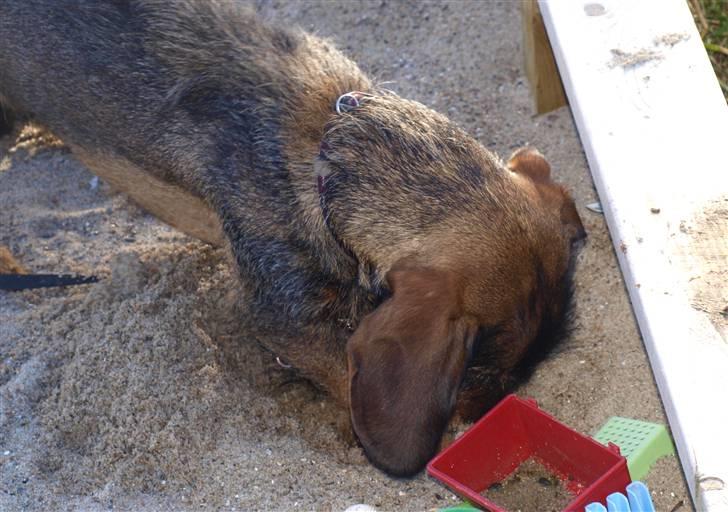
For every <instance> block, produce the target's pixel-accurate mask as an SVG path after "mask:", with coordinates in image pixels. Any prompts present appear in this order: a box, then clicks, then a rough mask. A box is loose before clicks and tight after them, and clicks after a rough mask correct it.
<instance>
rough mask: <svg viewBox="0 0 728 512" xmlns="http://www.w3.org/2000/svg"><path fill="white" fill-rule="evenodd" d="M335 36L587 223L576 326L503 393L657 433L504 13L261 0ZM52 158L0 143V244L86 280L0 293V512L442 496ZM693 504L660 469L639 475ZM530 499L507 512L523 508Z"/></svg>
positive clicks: (386, 504) (599, 252)
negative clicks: (346, 426)
mask: <svg viewBox="0 0 728 512" xmlns="http://www.w3.org/2000/svg"><path fill="white" fill-rule="evenodd" d="M256 5H257V8H258V9H260V10H261V11H262V12H263V13H264V15H265V16H267V17H269V18H272V19H275V20H280V21H282V22H284V23H297V24H300V25H301V26H303V28H305V29H309V30H313V31H316V32H318V33H319V34H321V35H323V36H327V37H332V38H333V39H334V40H335V41H336V42H337V43H338V45H339V46H340V47H342V48H344V49H345V50H346V51H347V52H348V53H349V54H350V55H351V56H352V57H354V58H355V59H356V60H357V61H358V62H359V63H360V64H361V65H362V67H363V68H364V69H365V70H367V71H368V72H369V73H370V74H372V75H373V76H375V77H377V78H378V79H379V80H381V81H385V82H390V83H389V88H391V89H393V90H395V91H397V92H399V93H400V94H402V95H405V96H408V97H410V98H413V99H416V100H419V101H421V102H423V103H425V104H428V105H430V106H432V107H433V108H435V109H437V110H439V111H441V112H443V113H446V114H448V115H449V116H450V117H451V118H452V119H454V120H455V121H456V122H458V123H459V124H461V125H462V126H463V127H464V128H465V129H467V130H468V131H469V132H470V133H472V134H473V135H474V136H476V137H477V138H478V139H479V140H480V141H481V142H482V143H483V144H485V145H486V146H487V147H489V148H490V149H493V150H495V151H496V152H498V153H499V154H501V155H502V156H507V154H508V153H509V152H510V151H511V150H512V149H514V148H515V147H517V146H519V145H522V144H524V143H527V142H528V143H531V144H534V145H535V146H536V147H539V148H541V150H542V151H543V152H544V153H545V154H546V156H547V157H548V158H549V159H550V161H551V162H552V164H553V167H554V172H555V175H556V177H557V179H558V180H559V181H561V182H563V183H565V184H566V185H568V186H569V187H570V188H571V189H572V191H573V193H574V196H575V198H576V201H577V205H578V208H579V211H580V213H581V215H582V218H583V220H584V223H585V225H586V227H587V229H588V231H589V237H590V238H589V243H588V245H587V247H586V249H585V250H584V251H583V254H582V255H581V257H580V267H579V271H578V275H577V285H578V291H577V301H578V317H577V321H576V330H575V332H574V335H573V336H572V338H571V339H570V340H568V341H567V342H566V343H564V344H563V345H562V346H561V348H560V350H559V351H558V353H557V354H556V355H554V357H552V358H551V359H550V360H548V361H547V362H546V363H545V364H543V365H542V366H541V367H540V369H539V370H538V371H537V373H536V375H535V376H534V378H533V379H532V380H531V382H530V383H529V384H527V385H526V386H524V387H522V388H521V389H520V390H519V393H520V394H521V395H528V396H533V397H535V398H536V399H537V400H538V401H539V403H540V404H541V406H542V407H543V408H544V409H545V410H547V411H548V412H550V413H552V414H554V415H555V416H556V417H558V418H560V419H561V420H562V421H564V422H566V423H567V424H569V425H571V426H572V427H574V428H576V429H578V430H580V431H582V432H584V433H594V432H595V431H596V430H597V429H598V427H599V426H600V425H601V424H603V423H604V422H605V421H606V420H607V418H609V417H610V416H612V415H621V416H627V417H633V418H639V419H644V420H648V421H656V422H661V423H665V421H666V420H665V416H664V413H663V410H662V407H661V403H660V400H659V398H658V395H657V391H656V388H655V385H654V382H653V379H652V375H651V373H650V370H649V365H648V363H647V360H646V357H645V354H644V351H643V348H642V344H641V340H640V337H639V334H638V332H637V330H636V327H635V323H634V319H633V317H632V313H631V310H630V307H629V302H628V299H627V296H626V294H625V290H624V287H623V283H622V280H621V277H620V273H619V270H618V268H617V265H616V261H615V257H614V254H613V250H612V246H611V242H610V240H609V237H608V233H607V231H606V229H605V225H604V221H603V219H602V217H601V216H600V215H598V214H595V213H592V212H590V211H588V210H586V209H585V208H584V205H585V204H587V203H589V202H592V201H594V200H595V193H594V190H593V187H592V182H591V179H590V177H589V174H588V170H587V167H586V163H585V160H584V156H583V153H582V150H581V146H580V144H579V140H578V138H577V134H576V131H575V129H574V126H573V124H572V120H571V117H570V112H569V110H568V109H567V108H563V109H560V110H558V111H556V112H553V113H551V114H547V115H545V116H542V117H536V118H534V117H533V116H532V110H531V106H530V98H529V92H528V87H527V84H526V83H525V80H524V77H523V73H522V71H521V67H520V46H519V45H520V18H519V13H518V4H517V3H516V2H515V1H514V2H505V3H495V2H493V3H491V2H483V1H477V2H458V3H449V4H448V3H421V2H417V3H413V2H408V3H402V2H395V1H392V0H382V1H381V2H380V1H376V2H367V3H358V2H357V3H355V2H342V3H340V4H333V3H328V2H325V1H315V2H306V3H301V2H288V1H286V2H276V1H272V2H270V1H260V2H258V3H257V4H256ZM91 178H92V176H91V175H90V174H89V173H88V172H87V171H86V170H85V169H83V168H82V167H81V166H80V164H78V163H77V162H76V161H75V160H74V158H73V156H72V155H71V154H70V153H68V151H67V150H65V149H64V148H62V147H57V146H54V145H53V144H49V143H48V141H47V140H45V139H43V138H39V137H38V136H37V134H34V133H32V132H28V131H26V132H25V134H24V138H23V139H22V140H21V141H17V140H15V138H14V137H12V138H11V137H5V138H4V139H2V140H0V205H1V210H0V211H1V212H2V213H0V244H4V245H7V246H9V247H10V249H11V250H12V251H13V252H14V254H15V255H16V256H17V257H18V259H19V260H20V261H21V262H22V263H23V264H24V265H25V266H26V267H28V268H29V269H31V270H33V271H36V272H79V273H85V274H97V275H99V276H100V277H102V281H101V282H100V283H98V284H95V285H89V286H81V287H76V288H68V289H56V290H44V291H28V292H22V293H6V292H0V510H3V511H20V510H24V511H46V510H88V511H97V510H111V509H114V510H142V511H144V510H148V511H152V510H154V511H164V510H202V509H209V510H211V509H214V510H294V509H301V510H305V509H309V510H310V509H316V510H342V509H344V508H346V507H347V506H349V505H352V504H355V503H368V504H370V505H373V506H376V507H378V508H379V509H381V510H427V509H432V508H435V507H439V506H445V505H449V504H454V503H455V502H456V498H455V497H454V496H453V495H452V494H451V493H450V492H448V491H447V490H446V489H445V488H444V487H442V486H440V485H439V484H438V483H436V482H434V481H432V480H430V479H428V478H427V477H426V476H424V475H420V476H419V477H417V478H415V479H412V480H394V479H391V478H388V477H386V476H385V475H383V474H382V473H380V472H378V471H377V470H375V469H373V468H372V467H371V466H369V465H368V464H367V463H366V461H365V459H364V457H363V455H362V453H361V451H360V450H359V449H358V448H356V447H351V446H349V445H347V444H346V443H345V442H344V441H343V440H342V439H340V437H339V434H338V433H337V432H338V431H337V428H336V426H335V422H336V417H337V414H336V411H335V410H334V407H333V405H332V403H330V401H329V400H328V399H327V398H326V397H325V396H322V395H321V394H320V393H318V392H317V391H316V390H315V389H314V388H312V387H311V386H310V385H309V384H307V383H305V382H302V381H300V380H298V379H296V378H295V376H293V375H292V374H289V373H287V372H286V371H285V370H283V369H281V368H280V367H278V366H277V365H276V363H275V361H274V360H272V358H271V356H270V355H269V354H268V353H266V352H265V351H262V350H261V349H259V348H258V347H257V346H255V345H254V344H253V343H250V342H247V341H246V336H245V333H244V332H241V331H240V329H238V328H237V327H236V322H235V315H234V314H233V310H232V306H231V301H230V299H229V297H230V293H231V284H230V283H231V279H230V271H229V269H228V267H227V265H226V261H225V258H224V255H223V254H222V253H221V252H220V251H217V250H213V249H211V248H209V247H207V246H205V245H204V244H202V243H200V242H196V241H193V240H191V239H189V238H187V237H185V236H184V235H182V234H180V233H178V232H175V231H174V230H173V229H171V228H169V227H167V226H165V225H163V224H161V223H160V222H158V221H156V220H155V219H154V218H152V217H150V216H149V215H147V214H145V213H144V212H142V211H141V210H139V209H138V208H137V207H135V206H134V205H132V204H130V203H129V202H128V201H127V200H126V199H125V198H124V197H123V196H120V195H118V194H114V193H113V191H111V190H109V189H108V187H107V186H106V185H105V184H103V183H101V184H100V186H98V187H93V186H91V184H90V180H91ZM646 481H647V483H648V485H649V486H650V488H651V490H652V492H653V494H654V497H655V501H656V505H657V509H658V510H660V511H670V510H674V507H675V506H676V505H679V504H680V503H681V502H682V503H683V506H682V507H678V508H677V510H687V509H689V508H690V504H689V498H688V495H687V492H686V488H685V485H684V482H683V480H682V476H681V472H680V471H679V466H678V463H677V461H676V459H674V458H672V459H666V460H663V461H662V462H661V463H660V464H659V465H658V467H657V468H656V469H655V470H653V471H652V473H651V474H650V475H649V477H648V478H647V479H646ZM527 509H528V507H527V506H526V507H525V508H524V510H527Z"/></svg>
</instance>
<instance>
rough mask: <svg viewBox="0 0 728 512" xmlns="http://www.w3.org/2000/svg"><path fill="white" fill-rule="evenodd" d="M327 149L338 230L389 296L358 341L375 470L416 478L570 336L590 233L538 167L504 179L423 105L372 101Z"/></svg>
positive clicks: (332, 220)
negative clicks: (450, 429) (458, 421)
mask: <svg viewBox="0 0 728 512" xmlns="http://www.w3.org/2000/svg"><path fill="white" fill-rule="evenodd" d="M324 143H325V146H324V147H325V151H324V152H322V155H321V157H320V159H319V161H318V163H317V166H318V169H319V174H320V175H321V176H324V177H325V183H324V187H322V190H321V193H322V200H323V201H324V203H325V205H326V208H325V209H326V214H327V215H328V221H329V225H330V226H331V228H332V230H333V231H334V233H335V235H336V236H337V237H339V239H340V240H341V241H342V243H344V244H346V245H347V246H348V247H349V248H350V249H351V250H352V251H353V252H354V253H355V254H356V255H357V257H358V258H359V259H360V261H362V262H363V264H365V265H367V266H369V267H372V268H374V269H375V278H374V286H375V287H376V286H377V284H378V285H379V286H381V288H383V289H385V290H386V291H387V295H386V296H387V298H386V300H384V301H383V302H382V303H381V304H380V305H379V306H378V307H377V308H376V309H375V310H374V311H373V312H372V313H370V314H369V315H368V316H366V317H365V318H364V319H363V320H362V321H361V323H360V324H359V326H358V328H357V330H356V331H355V332H354V334H353V335H352V336H351V338H350V340H349V341H348V345H347V353H348V364H349V397H350V407H351V419H352V424H353V427H354V431H355V432H356V434H357V436H358V438H359V440H360V441H361V443H362V445H363V447H364V449H365V451H366V453H367V455H368V457H369V458H370V460H371V461H372V462H373V463H374V464H375V465H377V466H378V467H380V468H382V469H383V470H385V471H387V472H389V473H391V474H394V475H400V476H406V475H411V474H414V473H416V472H417V471H419V470H420V469H422V467H424V465H425V464H426V463H427V461H428V460H429V458H430V457H432V455H434V453H435V451H436V450H437V447H438V444H439V442H440V438H441V436H442V434H443V431H444V429H445V428H446V426H447V423H448V421H449V420H450V418H451V416H452V415H453V411H454V410H455V408H456V404H457V409H458V411H460V413H461V414H462V415H464V416H466V417H468V419H472V418H473V417H477V416H478V415H479V414H482V412H484V410H485V409H486V408H487V407H489V406H491V405H493V404H494V403H495V401H497V400H498V399H499V398H500V397H502V396H503V394H504V393H505V391H507V389H508V387H509V386H510V383H511V381H512V378H513V376H514V375H517V374H519V373H520V374H525V373H526V371H525V369H526V368H527V366H528V364H529V363H530V362H532V361H533V360H536V359H538V358H539V356H541V355H543V354H544V353H545V352H546V350H547V348H548V347H549V346H550V345H552V344H553V342H555V341H556V340H557V339H558V337H559V336H560V335H561V334H562V333H563V331H564V327H565V325H566V323H567V320H568V317H569V311H570V310H569V307H570V302H571V289H572V286H571V273H572V269H573V260H574V254H575V246H576V245H577V242H578V241H579V240H581V239H583V238H584V236H585V233H584V229H583V227H582V224H581V221H580V219H579V216H578V214H577V212H576V209H575V207H574V203H573V201H572V200H571V199H570V198H569V196H568V194H567V193H566V192H565V191H564V189H563V188H561V187H559V186H558V185H555V184H554V183H553V182H552V181H551V177H550V168H549V166H548V164H547V163H546V161H545V159H544V158H543V157H542V156H541V154H540V153H538V152H537V151H535V150H531V149H524V150H520V151H518V152H516V153H515V154H514V155H513V157H512V158H511V159H510V160H509V161H508V162H507V163H506V164H504V163H502V162H501V161H500V160H498V159H497V158H495V157H494V156H493V155H492V154H490V153H488V152H487V151H486V150H485V149H484V148H483V147H482V146H480V145H479V144H478V143H477V142H476V141H474V140H473V139H472V138H470V137H468V136H467V135H466V134H464V133H463V132H462V131H460V130H459V129H458V128H456V127H455V126H454V125H452V124H451V123H450V122H449V121H447V119H445V118H444V117H442V116H440V115H438V114H436V113H434V112H432V111H430V110H428V109H426V108H425V107H423V106H421V105H419V104H416V103H413V102H407V101H404V100H401V99H399V98H397V97H393V96H384V97H376V98H372V99H370V100H368V101H366V102H364V104H363V105H362V106H360V107H358V108H357V109H356V111H355V112H353V113H351V114H346V115H342V116H339V117H337V119H335V120H334V121H333V122H332V123H331V125H330V126H329V127H328V130H327V133H326V136H325V138H324ZM460 390H462V393H460V396H458V395H459V391H460Z"/></svg>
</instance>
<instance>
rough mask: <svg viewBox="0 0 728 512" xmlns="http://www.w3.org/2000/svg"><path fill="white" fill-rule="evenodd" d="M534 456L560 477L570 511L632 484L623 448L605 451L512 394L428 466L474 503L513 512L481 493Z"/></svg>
mask: <svg viewBox="0 0 728 512" xmlns="http://www.w3.org/2000/svg"><path fill="white" fill-rule="evenodd" d="M530 457H533V458H535V459H536V460H537V461H538V462H540V463H541V464H543V465H544V466H545V467H546V468H547V469H548V470H549V471H551V472H552V473H554V475H556V476H557V477H559V478H560V479H561V481H562V483H563V484H564V486H565V487H566V489H568V490H569V491H570V492H571V493H573V494H574V499H573V500H572V501H571V502H569V504H568V505H567V506H566V508H565V509H564V510H565V511H583V510H584V507H585V506H586V505H588V504H589V503H592V502H594V501H599V502H603V501H605V500H606V498H607V496H608V495H609V494H611V493H613V492H621V491H623V490H624V489H625V487H627V485H628V484H629V483H630V482H631V479H630V476H629V471H628V470H627V459H625V458H624V457H622V456H621V455H620V454H619V448H618V447H617V446H616V445H614V444H611V443H610V445H609V447H606V446H603V445H601V444H600V443H598V442H596V441H594V440H593V439H591V438H589V437H587V436H584V435H582V434H580V433H578V432H576V431H574V430H572V429H570V428H569V427H567V426H566V425H564V424H563V423H560V422H559V421H557V420H556V419H554V418H553V417H551V416H550V415H548V414H546V413H545V412H543V411H542V410H541V409H539V407H538V405H537V404H536V401H535V400H533V399H526V400H524V399H521V398H518V397H517V396H515V395H509V396H507V397H506V398H504V399H503V400H502V401H501V402H500V403H499V404H498V405H497V406H495V407H494V408H493V409H492V410H491V411H490V412H488V414H486V415H485V416H483V418H481V419H480V420H479V421H478V422H477V423H476V424H475V425H473V426H472V427H471V428H470V429H469V430H468V431H467V432H466V433H465V434H463V435H462V436H461V437H460V438H459V439H457V440H456V441H455V442H454V443H453V444H451V445H450V446H449V447H448V448H446V449H445V450H444V451H442V452H441V453H440V454H439V455H437V456H436V457H435V458H434V459H432V460H431V461H430V463H429V464H428V465H427V472H428V473H429V474H430V475H431V476H432V477H434V478H437V479H438V480H440V481H441V482H443V483H444V484H445V485H447V486H448V487H450V488H451V489H452V490H453V491H454V492H455V493H457V494H458V495H460V496H461V497H462V498H465V499H466V500H468V501H469V502H470V503H473V504H475V505H478V506H480V507H484V508H486V509H487V510H491V511H492V512H507V511H506V510H505V509H503V508H501V507H499V506H498V505H496V504H495V503H493V502H492V501H490V500H488V499H487V498H485V497H484V496H481V494H480V493H481V492H483V491H484V490H485V489H487V488H488V487H490V486H491V485H492V484H495V483H498V482H501V481H503V480H504V479H506V478H507V477H508V476H509V475H510V474H511V473H513V472H514V471H515V470H516V469H517V468H518V466H520V465H521V463H523V462H524V461H525V460H526V459H528V458H530Z"/></svg>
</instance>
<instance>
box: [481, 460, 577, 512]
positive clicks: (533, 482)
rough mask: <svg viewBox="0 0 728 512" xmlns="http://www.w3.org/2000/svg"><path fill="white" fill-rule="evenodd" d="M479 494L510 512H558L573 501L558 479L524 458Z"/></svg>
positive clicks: (537, 464)
mask: <svg viewBox="0 0 728 512" xmlns="http://www.w3.org/2000/svg"><path fill="white" fill-rule="evenodd" d="M481 494H482V495H483V496H485V497H486V498H488V499H489V500H490V501H492V502H494V503H496V504H498V506H500V507H502V508H505V509H506V510H510V511H512V512H521V511H524V510H534V511H539V512H561V511H562V510H563V509H564V507H565V506H567V505H568V504H569V502H570V501H571V500H573V499H574V495H573V494H572V493H570V492H569V491H568V489H567V488H566V487H565V486H564V485H563V484H562V482H561V480H560V479H559V477H557V476H556V475H554V474H553V473H551V472H550V471H549V470H548V469H547V468H546V467H545V466H544V465H543V464H541V463H540V462H538V460H536V459H535V458H529V459H526V460H525V461H524V462H522V463H521V465H520V466H518V467H517V468H516V470H515V471H514V472H513V473H512V474H511V475H510V476H508V478H506V479H505V480H504V481H503V482H500V483H496V484H493V485H491V486H490V487H488V488H487V489H486V490H485V491H483V492H482V493H481Z"/></svg>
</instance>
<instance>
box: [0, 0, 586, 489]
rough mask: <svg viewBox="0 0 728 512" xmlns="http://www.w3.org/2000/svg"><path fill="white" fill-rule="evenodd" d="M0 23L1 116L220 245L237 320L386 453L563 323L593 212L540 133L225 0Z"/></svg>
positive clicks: (95, 9) (7, 7) (120, 4)
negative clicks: (505, 154)
mask: <svg viewBox="0 0 728 512" xmlns="http://www.w3.org/2000/svg"><path fill="white" fill-rule="evenodd" d="M30 28H32V37H31V36H29V30H30ZM0 34H2V36H1V37H0V103H2V110H3V112H4V115H2V116H0V119H2V120H3V122H4V124H5V125H6V126H5V128H6V129H7V128H8V126H7V124H8V123H9V121H10V120H11V119H12V118H14V117H15V118H32V119H34V120H36V121H37V122H39V123H41V124H43V125H45V126H47V127H48V128H49V129H51V130H52V131H53V132H54V133H55V134H56V135H58V136H59V137H60V138H61V139H63V141H64V142H65V143H66V144H67V145H68V146H69V147H70V148H71V150H72V151H73V153H74V154H75V155H76V156H77V157H78V158H79V159H80V160H81V161H82V162H84V163H85V165H87V166H88V168H89V169H90V170H91V171H92V172H94V173H95V174H97V175H98V176H100V177H102V178H103V179H105V180H107V181H108V182H110V183H111V184H112V185H113V186H114V187H116V188H117V189H119V190H121V191H123V192H125V193H127V194H128V195H129V196H130V197H131V198H133V199H134V200H135V201H136V202H137V203H138V204H140V205H141V206H142V207H144V208H146V209H147V210H148V211H149V212H151V213H153V214H155V215H157V216H158V217H159V218H161V219H162V220H164V221H166V222H167V223H169V224H171V225H173V226H176V227H177V228H179V229H181V230H183V231H185V232H187V233H189V234H191V235H193V236H196V237H198V238H201V239H203V240H206V241H208V242H211V243H214V244H219V245H224V246H226V247H228V248H229V251H230V254H231V256H232V260H233V261H234V265H235V266H236V272H235V274H236V275H237V276H238V277H239V286H240V288H241V290H243V291H244V292H245V293H244V294H243V297H245V300H244V304H243V305H242V307H243V314H241V316H242V317H243V320H242V322H243V323H244V325H246V326H247V327H246V329H247V330H246V332H248V331H249V332H250V335H251V336H253V337H254V338H256V339H257V340H259V341H260V342H261V343H262V344H263V345H264V346H266V347H267V348H268V349H270V350H271V351H273V352H274V353H275V354H276V355H277V356H279V357H280V358H281V359H282V360H283V361H285V362H286V363H288V364H290V365H292V366H294V367H295V368H297V369H298V370H299V371H300V372H301V374H303V375H304V376H306V377H307V378H309V379H311V380H312V381H313V382H315V383H317V384H318V385H320V386H321V387H323V388H324V389H326V390H327V391H328V392H330V393H331V395H332V396H333V397H334V398H335V399H337V400H338V401H339V402H340V403H341V404H342V406H344V407H347V408H348V410H349V413H350V419H351V425H352V427H353V431H354V433H355V434H356V436H357V438H358V439H359V441H360V442H361V444H362V446H363V448H364V451H365V452H366V454H367V456H368V458H369V459H370V460H371V462H372V463H373V464H374V465H376V466H377V467H379V468H381V469H382V470H384V471H386V472H388V473H390V474H392V475H397V476H408V475H413V474H415V473H417V472H418V471H420V470H421V469H422V468H423V466H424V465H425V464H426V462H427V461H428V460H429V458H430V457H431V456H432V455H433V454H434V452H435V451H436V450H437V448H438V445H439V442H440V439H441V437H442V434H443V432H444V430H445V428H446V425H447V423H448V421H449V420H450V419H451V417H453V415H454V414H457V415H459V417H462V418H465V419H473V418H476V417H478V416H479V415H481V414H482V413H483V412H484V411H486V410H487V409H488V408H489V407H491V406H493V405H494V404H495V403H496V402H497V401H498V400H499V399H500V398H501V397H502V396H503V395H504V394H505V393H506V392H507V391H508V390H509V389H511V388H512V387H513V386H514V384H515V383H516V382H518V380H519V379H520V378H523V377H525V376H526V375H527V374H528V372H529V369H530V368H531V367H532V365H533V364H534V363H535V362H536V361H537V360H539V359H541V358H543V357H544V356H545V354H546V353H547V352H548V349H549V347H551V346H552V345H553V344H554V343H555V342H556V341H557V340H558V339H559V338H560V337H561V336H562V335H563V334H564V332H565V330H566V328H567V326H568V320H569V317H570V312H571V302H572V272H573V267H574V259H575V253H576V248H577V246H578V245H579V244H578V243H577V242H579V241H580V240H582V239H583V238H584V237H585V232H584V228H583V226H582V223H581V221H580V219H579V216H578V214H577V211H576V208H575V206H574V202H573V201H572V200H571V199H570V197H569V195H568V194H567V192H566V191H565V190H564V189H563V188H562V187H561V186H559V185H557V184H555V183H553V182H552V181H551V176H550V168H549V164H548V163H547V162H546V161H545V160H544V158H543V156H542V155H541V154H540V153H539V152H538V151H536V150H534V149H528V148H526V149H521V150H519V151H517V152H516V153H515V154H514V155H513V156H511V158H510V159H509V160H508V161H507V162H504V161H502V160H500V159H499V158H498V157H497V156H495V155H494V154H493V153H491V152H489V151H488V150H486V149H485V148H484V147H483V146H482V145H481V144H479V143H478V142H477V141H476V140H475V139H473V138H472V137H471V136H469V135H468V134H466V133H465V132H464V131H462V130H461V129H460V128H458V127H457V126H456V125H454V124H453V123H452V122H450V121H449V120H448V119H447V118H445V117H444V116H442V115H440V114H438V113H436V112H434V111H432V110H430V109H428V108H427V107H425V106H424V105H421V104H420V103H417V102H414V101H410V100H406V99H404V98H401V97H399V96H397V95H396V94H394V93H392V92H389V91H386V90H382V89H381V88H379V87H377V86H376V85H375V84H373V83H372V82H371V81H370V80H369V79H368V78H367V77H366V76H365V75H364V74H363V73H362V72H361V71H360V70H359V68H358V67H357V65H356V64H355V63H354V62H352V61H351V60H349V59H348V58H346V57H345V56H344V55H342V53H340V52H339V51H338V50H337V49H336V48H334V47H333V46H332V45H331V44H330V43H329V42H327V41H325V40H322V39H320V38H317V37H314V36H312V35H309V34H307V33H305V32H303V31H300V30H295V29H287V28H286V29H284V28H280V27H274V26H269V25H267V24H264V23H263V22H261V21H260V20H259V19H257V18H256V16H255V15H254V13H252V12H251V10H250V9H249V8H248V7H246V6H244V5H241V4H240V3H238V2H236V1H233V0H220V1H215V2H206V1H195V0H115V1H108V2H99V1H94V0H3V1H2V2H0Z"/></svg>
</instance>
